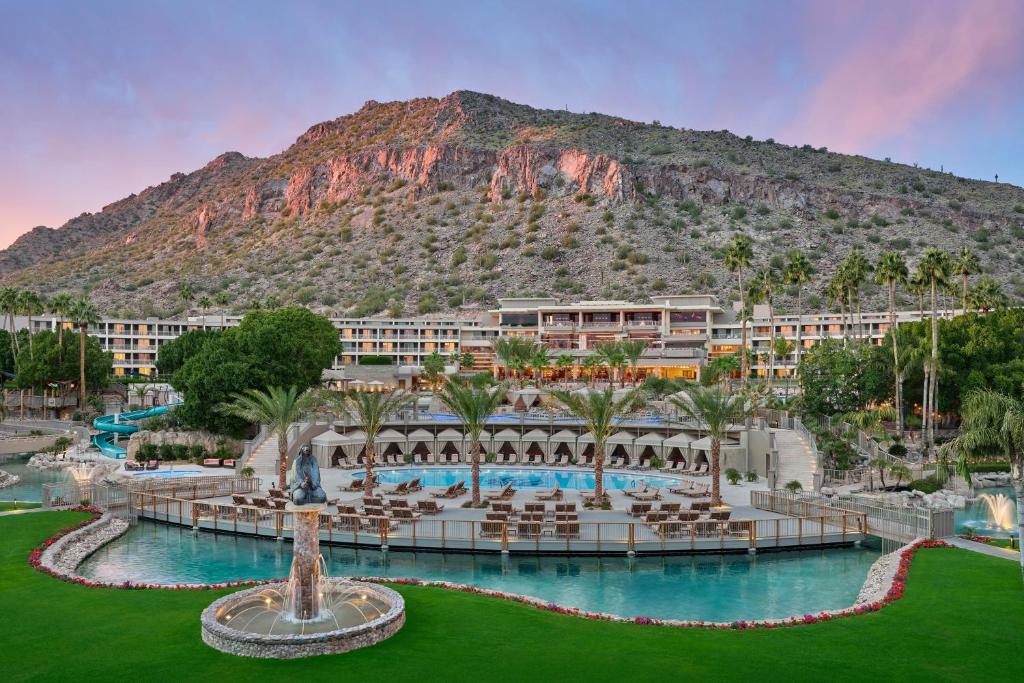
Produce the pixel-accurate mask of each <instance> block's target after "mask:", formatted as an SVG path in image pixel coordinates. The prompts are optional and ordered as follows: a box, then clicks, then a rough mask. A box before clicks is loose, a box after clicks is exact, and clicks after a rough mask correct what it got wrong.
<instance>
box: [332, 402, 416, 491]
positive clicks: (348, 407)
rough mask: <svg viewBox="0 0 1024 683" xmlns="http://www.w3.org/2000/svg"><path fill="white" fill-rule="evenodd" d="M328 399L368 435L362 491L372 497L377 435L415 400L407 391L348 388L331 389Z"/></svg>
mask: <svg viewBox="0 0 1024 683" xmlns="http://www.w3.org/2000/svg"><path fill="white" fill-rule="evenodd" d="M327 400H328V402H329V403H330V404H331V406H332V407H333V408H334V409H335V410H336V411H337V412H340V413H341V414H343V415H348V416H350V417H351V418H352V419H353V420H355V421H356V422H358V423H359V424H360V426H361V427H362V430H363V432H364V433H365V434H366V445H365V447H364V448H365V453H366V476H365V478H364V479H363V492H364V493H365V494H366V495H367V496H372V495H373V486H374V476H373V465H374V460H375V458H376V453H377V435H378V434H379V433H380V430H381V429H382V428H383V427H384V422H385V420H386V419H387V418H388V416H390V415H393V414H395V413H397V412H398V411H400V410H402V408H404V407H405V406H406V405H408V404H409V402H410V401H412V397H411V396H410V395H409V394H408V393H406V392H404V391H392V392H385V391H345V392H340V393H337V392H331V393H330V394H329V395H328V398H327Z"/></svg>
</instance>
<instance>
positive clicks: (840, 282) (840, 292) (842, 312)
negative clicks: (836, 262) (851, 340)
mask: <svg viewBox="0 0 1024 683" xmlns="http://www.w3.org/2000/svg"><path fill="white" fill-rule="evenodd" d="M846 291H847V290H846V282H845V275H844V273H843V272H842V270H841V269H840V270H839V271H837V272H836V274H835V275H833V276H832V279H831V280H829V281H828V285H826V286H825V296H827V297H828V298H830V299H832V300H833V301H835V302H836V303H837V304H839V324H840V325H841V326H842V328H843V346H846V342H847V334H846Z"/></svg>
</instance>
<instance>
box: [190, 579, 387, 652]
mask: <svg viewBox="0 0 1024 683" xmlns="http://www.w3.org/2000/svg"><path fill="white" fill-rule="evenodd" d="M331 581H332V582H335V583H343V581H342V580H340V579H332V580H331ZM277 583H280V584H283V583H284V582H283V581H282V582H277ZM344 583H346V584H352V583H355V585H365V586H366V587H367V588H368V589H370V590H374V591H376V592H378V593H380V594H381V595H383V596H384V597H385V598H386V599H387V600H388V601H389V602H390V603H391V608H390V609H388V611H387V612H385V613H384V614H382V615H381V616H379V617H377V618H376V619H373V620H371V621H368V622H366V623H365V624H360V625H358V626H351V627H349V628H343V629H337V630H334V631H326V632H323V633H311V634H307V635H279V636H272V635H261V634H258V633H247V632H245V631H239V630H237V629H233V628H231V627H230V626H227V625H225V624H222V623H221V622H219V621H218V620H217V618H216V615H217V612H218V611H219V610H220V609H221V608H223V607H226V606H228V605H231V604H232V603H234V602H237V601H238V600H239V599H241V598H244V597H245V596H247V595H250V594H252V593H257V592H259V591H262V590H266V586H265V585H264V586H259V587H257V588H249V589H248V590H243V591H239V592H237V593H232V594H230V595H225V596H224V597H222V598H219V599H217V600H215V601H213V602H212V603H210V606H209V607H207V608H206V609H204V610H203V613H202V615H201V616H200V623H201V625H202V636H203V642H204V643H206V644H207V645H209V646H210V647H212V648H214V649H216V650H220V651H221V652H226V653H228V654H233V655H238V656H240V657H256V658H259V659H299V658H302V657H315V656H318V655H335V654H341V653H344V652H351V651H352V650H357V649H359V648H363V647H369V646H370V645H376V644H377V643H379V642H381V641H383V640H387V639H388V638H390V637H391V636H393V635H395V634H396V633H397V632H398V631H399V629H401V628H402V626H404V625H405V600H404V598H402V595H401V594H400V593H399V592H398V591H396V590H392V589H391V588H388V587H387V586H380V585H373V586H370V585H368V584H365V583H363V584H360V583H359V582H350V581H344ZM271 585H272V584H271Z"/></svg>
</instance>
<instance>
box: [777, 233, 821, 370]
mask: <svg viewBox="0 0 1024 683" xmlns="http://www.w3.org/2000/svg"><path fill="white" fill-rule="evenodd" d="M812 275H814V267H813V266H812V265H811V262H810V260H809V259H808V258H807V255H806V254H805V253H803V252H802V251H800V250H799V249H794V250H793V251H791V252H789V261H787V262H786V268H785V270H784V271H783V274H782V280H783V282H785V283H786V284H787V285H790V286H791V287H796V319H797V323H796V374H798V375H799V373H800V355H801V354H802V353H803V346H804V344H803V328H804V325H803V322H804V321H803V318H804V301H803V294H804V285H806V284H807V283H809V282H810V281H811V276H812Z"/></svg>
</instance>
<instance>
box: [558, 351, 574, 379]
mask: <svg viewBox="0 0 1024 683" xmlns="http://www.w3.org/2000/svg"><path fill="white" fill-rule="evenodd" d="M575 363H576V359H575V358H573V356H572V354H571V353H560V354H558V356H557V357H556V358H555V367H556V368H558V369H559V370H560V371H561V375H562V379H566V378H567V377H568V376H569V368H571V367H572V366H573V365H575Z"/></svg>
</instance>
